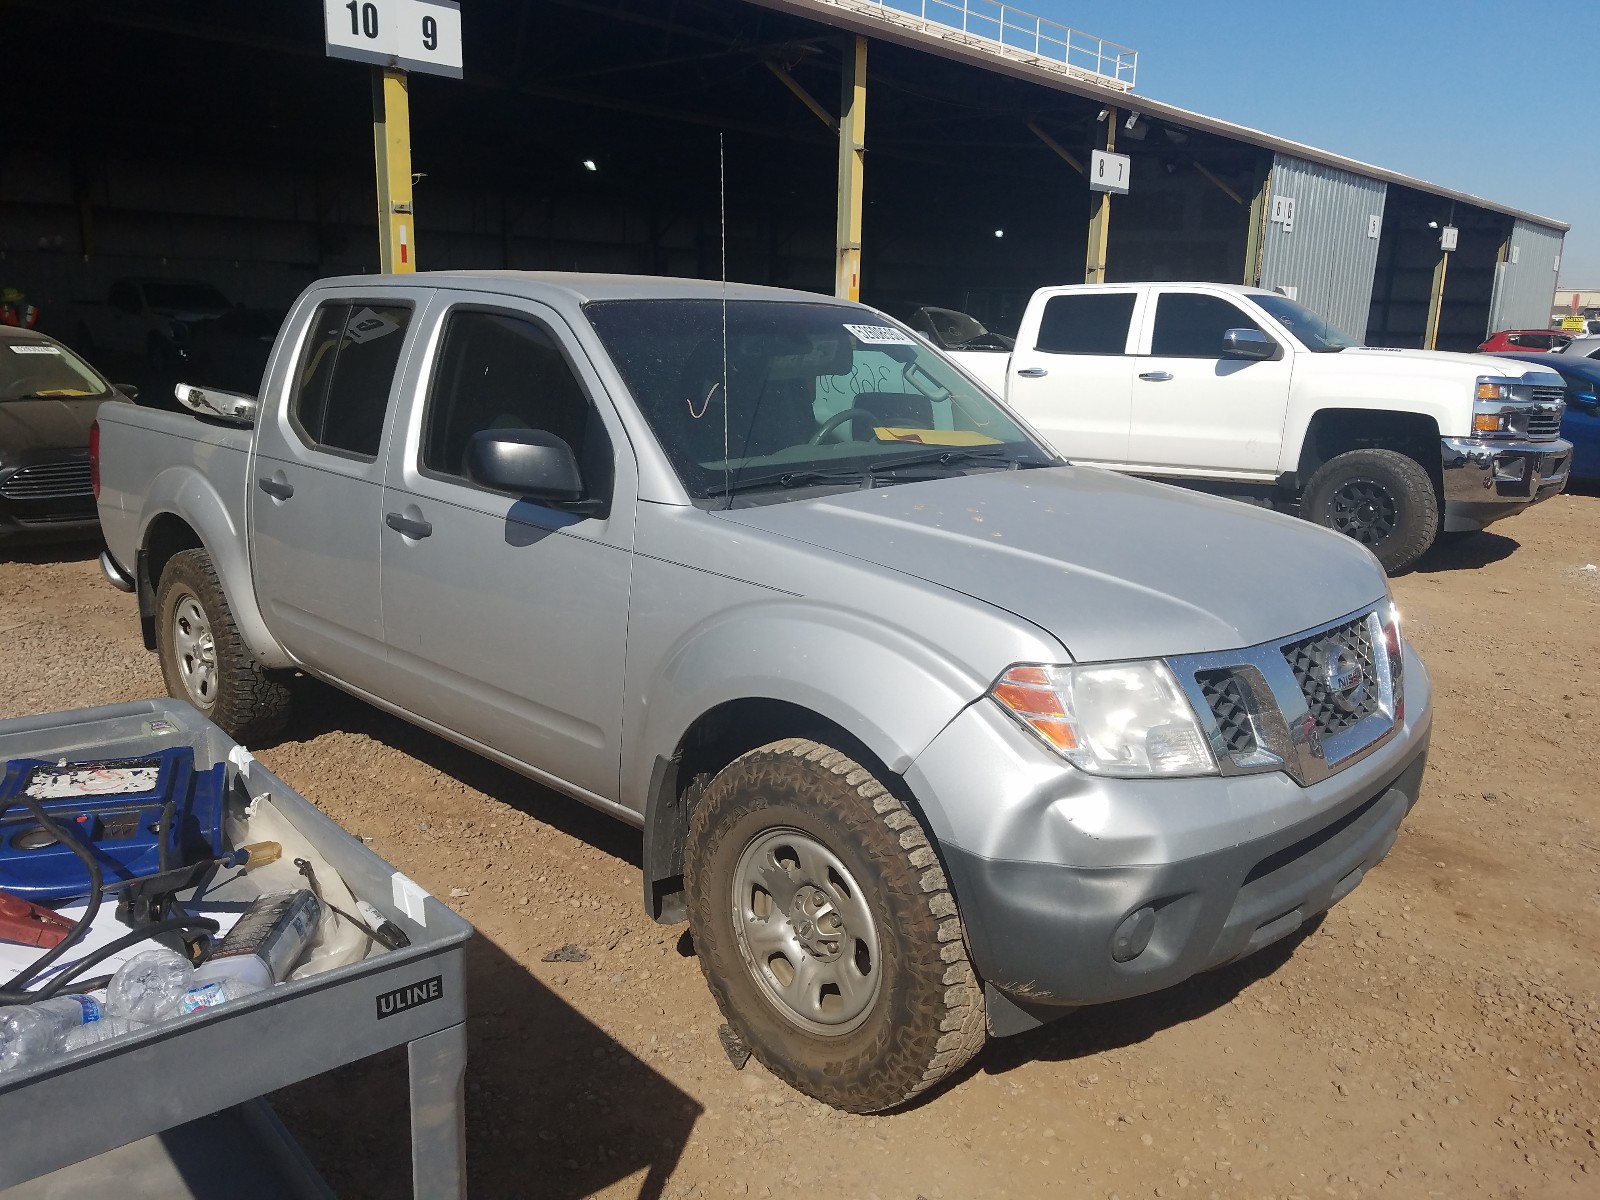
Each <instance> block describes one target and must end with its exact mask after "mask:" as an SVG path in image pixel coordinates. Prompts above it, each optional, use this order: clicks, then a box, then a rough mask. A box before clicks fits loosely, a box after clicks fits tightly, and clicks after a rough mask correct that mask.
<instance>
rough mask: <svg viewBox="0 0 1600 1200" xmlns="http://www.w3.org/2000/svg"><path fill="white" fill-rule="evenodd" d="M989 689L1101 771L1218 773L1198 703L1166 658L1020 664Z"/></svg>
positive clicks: (1065, 752)
mask: <svg viewBox="0 0 1600 1200" xmlns="http://www.w3.org/2000/svg"><path fill="white" fill-rule="evenodd" d="M989 695H990V696H991V697H993V699H994V701H995V702H996V703H997V704H999V705H1000V706H1001V707H1002V708H1004V709H1005V710H1006V711H1007V712H1009V713H1010V714H1011V715H1012V716H1013V717H1015V718H1016V719H1017V721H1018V722H1020V723H1021V724H1022V726H1023V727H1024V728H1025V729H1027V730H1028V731H1029V732H1031V733H1032V734H1034V736H1036V737H1038V738H1039V740H1040V741H1042V742H1044V744H1045V745H1046V746H1048V747H1050V749H1052V750H1054V751H1055V752H1056V753H1057V754H1060V755H1061V756H1062V757H1063V758H1065V759H1066V760H1067V761H1068V762H1070V763H1072V764H1073V765H1074V766H1076V767H1078V768H1079V769H1080V770H1083V771H1088V772H1089V773H1091V774H1094V775H1118V776H1125V777H1133V778H1150V777H1155V776H1163V775H1214V774H1216V773H1217V763H1216V759H1215V758H1214V757H1213V756H1212V754H1211V748H1210V746H1209V745H1208V744H1207V743H1206V737H1205V734H1204V733H1203V732H1202V731H1201V729H1200V723H1199V722H1198V721H1197V720H1195V715H1194V710H1193V709H1192V708H1191V707H1190V706H1189V701H1188V700H1187V699H1186V698H1185V696H1184V694H1183V689H1182V688H1180V687H1179V686H1178V681H1177V680H1176V679H1174V678H1173V675H1172V671H1171V669H1170V668H1168V666H1167V665H1166V663H1164V662H1161V661H1160V660H1158V659H1156V660H1150V661H1145V662H1126V663H1094V664H1088V665H1083V666H1052V665H1035V664H1027V663H1023V664H1018V665H1017V666H1014V667H1012V668H1010V669H1009V670H1007V671H1006V673H1005V674H1003V675H1002V676H1000V678H999V679H998V680H996V681H995V684H994V686H993V687H992V688H990V689H989Z"/></svg>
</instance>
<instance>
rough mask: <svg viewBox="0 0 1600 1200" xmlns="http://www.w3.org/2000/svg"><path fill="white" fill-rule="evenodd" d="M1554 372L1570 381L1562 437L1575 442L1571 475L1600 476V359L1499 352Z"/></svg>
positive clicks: (1562, 422) (1562, 420)
mask: <svg viewBox="0 0 1600 1200" xmlns="http://www.w3.org/2000/svg"><path fill="white" fill-rule="evenodd" d="M1495 357H1496V358H1514V359H1516V360H1517V361H1518V362H1527V363H1533V364H1534V365H1535V366H1539V367H1544V368H1545V369H1546V370H1549V371H1554V372H1556V373H1557V374H1558V375H1560V376H1561V378H1563V379H1565V380H1566V381H1567V412H1566V415H1565V416H1563V417H1562V418H1561V436H1562V437H1564V438H1566V439H1567V441H1569V442H1571V443H1572V477H1573V478H1574V479H1600V359H1594V358H1578V357H1576V356H1572V357H1570V358H1569V356H1567V355H1564V354H1496V355H1495Z"/></svg>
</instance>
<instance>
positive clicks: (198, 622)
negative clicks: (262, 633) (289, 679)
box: [156, 550, 289, 745]
mask: <svg viewBox="0 0 1600 1200" xmlns="http://www.w3.org/2000/svg"><path fill="white" fill-rule="evenodd" d="M156 652H157V654H158V656H159V657H160V659H161V675H162V678H163V679H164V680H165V681H166V685H167V694H168V695H170V696H174V697H176V698H177V699H179V700H187V701H188V702H189V703H190V704H192V705H194V706H195V707H196V708H197V709H199V710H200V712H201V713H202V714H204V715H205V716H206V717H208V718H210V719H211V720H212V721H214V722H216V723H217V724H218V725H220V726H221V727H222V730H223V732H225V733H226V734H227V735H228V736H229V737H231V738H233V739H234V740H235V741H238V742H243V743H244V744H246V745H258V744H260V743H261V742H263V741H267V740H270V739H271V738H272V737H274V736H276V735H277V734H278V733H279V732H280V731H281V730H282V729H283V726H284V723H285V722H286V721H287V720H288V717H289V688H288V685H287V683H286V682H285V680H284V679H283V677H282V676H281V675H280V674H279V673H278V672H275V671H269V670H267V669H266V668H265V667H263V666H262V665H261V664H260V663H258V662H256V660H255V658H254V657H253V656H252V655H251V653H250V651H249V650H248V649H247V648H246V647H245V644H244V639H243V638H242V637H241V636H240V635H239V629H238V626H236V625H235V624H234V621H233V612H232V610H231V609H229V607H228V599H227V597H226V596H225V595H223V592H222V584H221V582H220V581H219V580H218V579H217V571H216V568H215V567H214V566H213V565H212V563H211V556H210V555H209V554H207V553H206V552H205V551H204V550H184V551H182V552H181V553H178V554H174V555H173V556H172V558H171V560H170V561H169V562H168V563H167V565H166V569H165V570H163V571H162V572H161V583H160V587H159V588H158V590H157V592H156Z"/></svg>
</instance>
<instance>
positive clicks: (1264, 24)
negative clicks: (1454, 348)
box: [1013, 0, 1600, 290]
mask: <svg viewBox="0 0 1600 1200" xmlns="http://www.w3.org/2000/svg"><path fill="white" fill-rule="evenodd" d="M1013 5H1014V7H1018V8H1023V9H1027V10H1029V11H1032V12H1036V13H1038V14H1039V15H1040V16H1043V17H1048V18H1049V19H1050V20H1053V21H1058V22H1060V23H1061V24H1063V25H1070V26H1072V27H1073V28H1074V29H1080V30H1082V31H1083V32H1085V33H1089V34H1093V35H1094V36H1095V37H1099V38H1105V39H1106V40H1107V41H1112V42H1119V43H1121V44H1122V45H1124V46H1127V47H1129V48H1130V49H1133V50H1137V51H1138V52H1139V73H1138V84H1137V87H1136V88H1135V94H1137V95H1142V96H1147V97H1149V98H1150V99H1152V100H1160V101H1164V102H1166V103H1168V104H1174V105H1177V106H1178V107H1180V108H1186V109H1189V110H1191V111H1193V112H1198V113H1203V114H1205V115H1206V116H1211V117H1220V118H1222V119H1224V120H1228V121H1234V122H1237V123H1238V124H1241V125H1248V126H1250V127H1252V128H1254V129H1259V130H1262V131H1263V132H1266V133H1271V134H1275V135H1277V136H1279V137H1285V138H1289V139H1291V140H1293V141H1297V142H1305V143H1307V144H1309V145H1312V146H1316V147H1318V148H1320V149H1323V150H1329V151H1332V152H1334V153H1336V154H1343V155H1345V156H1347V157H1350V158H1355V159H1360V160H1361V161H1362V162H1367V163H1372V164H1374V165H1375V166H1380V167H1387V168H1388V169H1390V170H1392V171H1398V172H1400V173H1402V174H1405V175H1410V176H1412V177H1414V178H1417V179H1423V180H1426V181H1428V182H1430V183H1436V184H1441V185H1443V186H1445V187H1449V188H1454V189H1455V190H1457V191H1462V192H1469V193H1471V194H1472V195H1475V196H1482V197H1483V198H1485V199H1487V200H1493V201H1496V202H1498V203H1501V204H1505V205H1508V206H1511V207H1515V208H1519V209H1522V210H1524V211H1526V212H1532V213H1537V214H1539V215H1540V216H1545V217H1552V218H1554V219H1556V220H1558V221H1564V222H1566V223H1567V224H1569V225H1571V226H1572V230H1571V232H1570V233H1568V234H1567V237H1566V244H1565V247H1564V250H1563V253H1562V259H1561V273H1560V286H1561V287H1563V288H1575V287H1581V288H1585V289H1597V290H1600V219H1597V218H1600V211H1597V209H1600V129H1597V121H1600V112H1596V111H1595V109H1594V106H1593V103H1592V98H1593V96H1594V92H1595V88H1594V83H1593V77H1594V72H1595V64H1596V59H1597V55H1600V0H1557V2H1555V3H1534V2H1531V0H1386V2H1383V3H1378V2H1375V0H1317V2H1308V0H1275V2H1270V3H1269V2H1267V0H1144V2H1143V3H1128V0H1013Z"/></svg>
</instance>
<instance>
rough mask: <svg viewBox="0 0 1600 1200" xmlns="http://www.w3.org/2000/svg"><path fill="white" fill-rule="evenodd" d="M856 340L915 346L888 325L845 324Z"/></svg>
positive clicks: (869, 342)
mask: <svg viewBox="0 0 1600 1200" xmlns="http://www.w3.org/2000/svg"><path fill="white" fill-rule="evenodd" d="M845 328H846V329H848V330H849V331H850V332H851V333H852V334H853V335H855V339H856V341H858V342H865V343H866V344H867V345H869V346H915V345H916V343H915V342H913V341H912V340H911V339H910V338H909V337H907V336H906V335H905V334H903V333H901V332H900V331H899V330H898V329H895V328H892V327H891V326H888V325H846V326H845Z"/></svg>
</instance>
